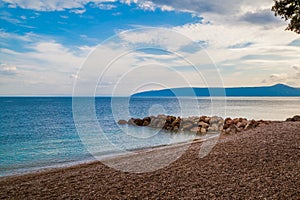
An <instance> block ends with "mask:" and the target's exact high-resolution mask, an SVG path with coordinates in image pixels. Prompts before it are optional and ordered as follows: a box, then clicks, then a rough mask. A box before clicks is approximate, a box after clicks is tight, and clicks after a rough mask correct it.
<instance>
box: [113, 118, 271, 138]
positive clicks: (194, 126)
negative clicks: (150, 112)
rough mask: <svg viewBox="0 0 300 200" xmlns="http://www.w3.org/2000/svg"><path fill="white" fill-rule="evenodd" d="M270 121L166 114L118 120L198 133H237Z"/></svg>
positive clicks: (172, 130) (123, 122) (122, 123)
mask: <svg viewBox="0 0 300 200" xmlns="http://www.w3.org/2000/svg"><path fill="white" fill-rule="evenodd" d="M269 123H270V122H269V121H264V120H259V121H256V120H248V119H246V118H234V119H231V118H225V119H223V118H222V117H218V116H212V117H209V116H200V117H198V116H191V117H186V118H182V117H176V116H171V115H164V114H160V115H157V116H149V117H144V118H142V119H141V118H131V119H129V120H128V121H126V120H119V121H118V124H120V125H125V124H128V125H131V126H147V127H151V128H156V129H161V130H165V131H171V132H190V133H196V134H206V133H209V132H219V131H220V132H222V133H225V134H235V133H237V132H241V131H243V130H248V129H254V128H256V127H258V126H263V125H266V124H269Z"/></svg>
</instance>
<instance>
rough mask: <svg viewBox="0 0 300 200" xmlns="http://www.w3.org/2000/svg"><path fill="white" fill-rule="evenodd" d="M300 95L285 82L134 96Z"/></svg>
mask: <svg viewBox="0 0 300 200" xmlns="http://www.w3.org/2000/svg"><path fill="white" fill-rule="evenodd" d="M176 96H180V97H194V96H197V97H218V96H219V97H221V96H227V97H300V88H294V87H291V86H288V85H284V84H276V85H273V86H261V87H232V88H221V87H215V88H213V87H212V88H195V87H190V88H188V87H185V88H170V89H163V90H152V91H144V92H139V93H135V94H133V95H132V97H176Z"/></svg>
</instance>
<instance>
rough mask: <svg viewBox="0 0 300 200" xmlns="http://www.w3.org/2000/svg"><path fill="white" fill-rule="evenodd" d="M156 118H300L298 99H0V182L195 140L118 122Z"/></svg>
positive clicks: (299, 102) (181, 135)
mask: <svg viewBox="0 0 300 200" xmlns="http://www.w3.org/2000/svg"><path fill="white" fill-rule="evenodd" d="M158 114H166V115H175V116H181V117H188V116H201V115H207V116H220V117H231V118H234V117H245V118H247V119H256V120H259V119H264V120H281V121H282V120H285V119H286V118H288V117H292V116H294V115H297V114H298V115H299V114H300V98H298V97H282V98H281V97H280V98H279V97H232V98H231V97H230V98H229V97H227V98H214V99H211V98H189V97H182V98H180V99H178V98H175V97H174V98H146V97H134V98H130V97H113V98H112V97H73V98H72V97H0V177H4V176H11V175H16V174H24V173H30V172H35V171H40V170H44V169H49V168H54V167H64V166H70V165H75V164H79V163H85V162H90V161H93V160H95V159H98V158H99V157H100V158H101V157H103V158H105V157H110V156H115V155H118V154H120V153H124V152H130V151H135V150H137V149H143V148H149V147H155V146H161V145H169V144H174V143H180V142H186V141H190V140H193V139H194V138H195V137H197V136H195V135H192V134H184V133H182V134H176V133H167V132H163V131H158V130H156V129H151V128H148V127H133V126H127V125H118V123H117V122H118V120H120V119H125V120H128V119H129V118H131V117H134V118H137V117H139V118H143V117H145V116H151V115H158Z"/></svg>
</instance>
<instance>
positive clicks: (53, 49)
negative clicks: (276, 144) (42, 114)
mask: <svg viewBox="0 0 300 200" xmlns="http://www.w3.org/2000/svg"><path fill="white" fill-rule="evenodd" d="M226 2H227V1H226ZM272 4H273V1H272V0H262V1H259V2H255V3H253V2H252V1H250V0H241V1H238V0H228V2H227V3H226V5H225V4H224V3H222V1H219V0H212V1H204V0H188V1H187V0H186V1H185V0H174V1H168V0H161V1H157V0H153V1H141V0H124V1H115V0H91V1H90V0H67V1H63V0H52V1H45V0H44V1H33V0H3V1H1V2H0V24H1V26H0V95H71V94H72V92H73V87H74V84H75V83H76V81H77V83H79V82H80V83H81V84H82V85H80V88H81V91H82V92H81V94H83V95H85V94H86V93H85V92H84V91H87V90H89V89H90V90H91V91H95V92H96V94H97V95H112V94H113V95H128V94H131V93H133V92H137V91H140V90H145V89H160V88H164V87H185V86H195V87H197V86H198V87H201V86H257V85H272V84H276V83H286V84H289V85H292V86H296V87H300V82H299V80H300V57H299V56H298V54H299V52H300V37H299V35H297V34H295V33H293V32H287V31H284V28H285V26H286V22H283V21H282V20H280V19H279V18H276V17H274V15H273V13H272V12H271V11H270V8H271V6H272ZM149 27H151V28H150V29H149ZM129 47H130V48H133V47H134V48H136V49H135V50H134V51H133V52H131V53H128V54H126V56H122V57H121V58H120V59H118V60H116V62H114V63H113V64H112V65H111V66H110V68H109V69H108V70H106V72H105V74H104V75H103V76H101V73H102V72H103V70H104V69H105V67H106V66H104V65H101V64H99V63H104V61H105V59H106V58H111V59H114V56H115V57H117V56H118V55H121V54H122V53H124V52H128V48H129ZM140 47H143V48H144V49H139V48H140ZM148 47H151V48H148ZM97 50H98V51H97ZM93 51H94V52H95V51H96V52H99V54H97V53H96V54H95V53H94V54H93V53H92V52H93ZM179 55H180V56H179ZM93 57H94V58H93ZM96 58H97V59H96ZM93 59H95V60H94V63H95V66H93V67H91V66H92V65H93V63H92V64H90V65H91V66H87V65H88V64H87V63H90V62H89V60H93ZM188 61H189V62H188ZM190 61H193V62H192V63H191V62H190ZM195 69H196V72H199V73H198V75H197V73H195ZM85 70H86V71H88V70H89V71H88V73H86V74H84V73H83V72H85ZM216 74H217V75H216ZM89 76H91V77H89ZM92 77H95V81H91V82H88V81H86V82H83V81H78V80H79V79H80V78H81V79H86V80H92ZM99 77H101V78H100V79H99ZM172 77H173V78H172ZM214 77H218V78H215V79H214ZM175 78H176V79H177V81H175V80H174V79H175ZM96 79H97V81H96ZM147 83H149V84H147ZM75 86H76V85H75Z"/></svg>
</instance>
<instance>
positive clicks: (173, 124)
mask: <svg viewBox="0 0 300 200" xmlns="http://www.w3.org/2000/svg"><path fill="white" fill-rule="evenodd" d="M180 122H181V118H180V117H178V118H176V119H175V120H174V121H173V122H172V124H171V126H172V127H175V126H178V127H179V126H180Z"/></svg>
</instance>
